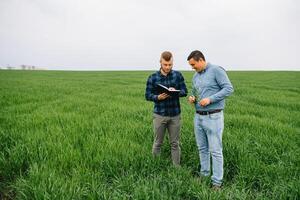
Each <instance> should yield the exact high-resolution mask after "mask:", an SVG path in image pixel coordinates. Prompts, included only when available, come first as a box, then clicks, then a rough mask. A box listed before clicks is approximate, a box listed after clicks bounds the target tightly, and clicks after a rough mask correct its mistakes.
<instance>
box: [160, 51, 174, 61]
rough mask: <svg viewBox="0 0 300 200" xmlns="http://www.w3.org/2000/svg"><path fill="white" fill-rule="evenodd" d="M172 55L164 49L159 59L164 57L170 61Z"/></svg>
mask: <svg viewBox="0 0 300 200" xmlns="http://www.w3.org/2000/svg"><path fill="white" fill-rule="evenodd" d="M172 57H173V55H172V53H171V52H170V51H164V52H162V54H161V56H160V59H164V60H165V61H170V60H171V59H172Z"/></svg>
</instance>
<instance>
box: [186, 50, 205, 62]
mask: <svg viewBox="0 0 300 200" xmlns="http://www.w3.org/2000/svg"><path fill="white" fill-rule="evenodd" d="M192 58H193V59H194V60H195V61H197V62H198V61H199V60H200V58H202V60H204V61H205V57H204V55H203V53H202V52H201V51H199V50H195V51H192V53H190V55H189V56H188V58H187V60H188V61H189V60H190V59H192Z"/></svg>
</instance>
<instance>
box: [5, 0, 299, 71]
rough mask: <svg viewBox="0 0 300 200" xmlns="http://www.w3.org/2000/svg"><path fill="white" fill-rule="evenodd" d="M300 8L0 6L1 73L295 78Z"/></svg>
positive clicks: (102, 1)
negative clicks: (215, 72) (201, 71)
mask: <svg viewBox="0 0 300 200" xmlns="http://www.w3.org/2000/svg"><path fill="white" fill-rule="evenodd" d="M299 28H300V1H299V0H222V1H221V0H190V1H188V0H160V1H155V0H152V1H151V0H123V1H122V0H0V67H1V66H6V65H7V64H10V65H11V66H17V65H21V64H27V65H35V66H42V67H47V68H48V69H64V70H116V69H121V70H133V69H138V70H144V69H147V70H148V69H151V70H154V69H158V68H159V62H158V61H159V56H160V53H161V52H162V51H164V50H169V51H171V52H173V54H174V69H179V70H190V67H189V66H188V64H187V62H186V57H187V56H188V54H189V53H190V52H191V51H192V50H195V49H198V50H201V51H202V52H203V53H204V55H205V56H206V58H207V60H208V61H209V62H211V63H214V64H218V65H221V66H223V67H224V68H225V69H227V70H300V59H299V55H300V29H299Z"/></svg>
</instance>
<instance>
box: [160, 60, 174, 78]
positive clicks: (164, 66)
mask: <svg viewBox="0 0 300 200" xmlns="http://www.w3.org/2000/svg"><path fill="white" fill-rule="evenodd" d="M160 66H161V70H162V71H163V72H164V73H166V74H168V73H169V72H170V71H171V70H172V67H173V59H172V58H171V60H169V61H166V60H164V59H163V58H162V59H161V60H160Z"/></svg>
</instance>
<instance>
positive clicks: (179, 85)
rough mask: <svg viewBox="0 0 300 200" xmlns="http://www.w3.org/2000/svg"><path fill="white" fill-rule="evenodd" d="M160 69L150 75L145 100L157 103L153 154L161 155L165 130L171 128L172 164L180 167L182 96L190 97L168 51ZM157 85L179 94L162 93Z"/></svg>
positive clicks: (154, 119) (169, 130) (155, 107)
mask: <svg viewBox="0 0 300 200" xmlns="http://www.w3.org/2000/svg"><path fill="white" fill-rule="evenodd" d="M160 65H161V67H160V70H159V71H157V72H155V73H153V74H152V75H150V76H149V78H148V81H147V87H146V93H145V97H146V99H147V100H148V101H153V102H154V113H153V126H154V143H153V148H152V153H153V155H154V156H157V155H159V154H160V148H161V146H162V143H163V140H164V135H165V131H166V129H168V133H169V139H170V144H171V153H172V161H173V164H174V165H180V146H179V138H180V127H181V122H180V120H181V117H180V112H181V110H180V102H179V97H185V96H187V89H186V86H185V83H184V78H183V76H182V74H181V73H180V72H178V71H174V70H172V67H173V56H172V53H171V52H168V51H165V52H163V53H162V54H161V58H160ZM158 84H161V85H164V86H166V87H167V88H169V89H170V90H180V92H179V93H178V94H177V95H169V94H167V93H160V92H159V88H158Z"/></svg>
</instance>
